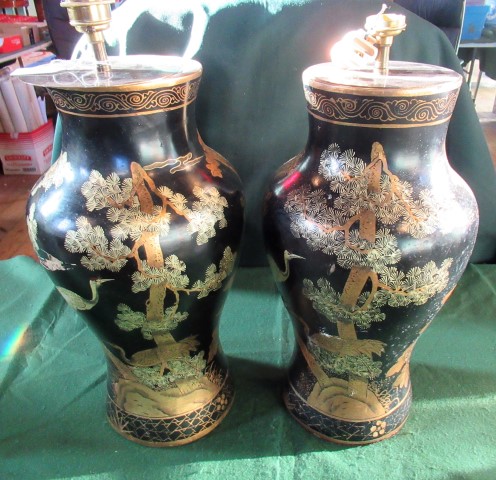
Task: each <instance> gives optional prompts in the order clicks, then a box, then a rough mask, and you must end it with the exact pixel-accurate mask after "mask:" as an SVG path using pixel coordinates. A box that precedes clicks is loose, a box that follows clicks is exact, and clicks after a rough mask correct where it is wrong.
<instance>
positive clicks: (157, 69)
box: [12, 55, 202, 92]
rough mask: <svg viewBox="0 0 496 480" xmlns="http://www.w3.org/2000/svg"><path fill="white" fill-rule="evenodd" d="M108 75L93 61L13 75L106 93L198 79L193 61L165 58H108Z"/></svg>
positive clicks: (59, 63) (59, 86) (45, 84)
mask: <svg viewBox="0 0 496 480" xmlns="http://www.w3.org/2000/svg"><path fill="white" fill-rule="evenodd" d="M108 60H109V65H110V73H109V74H108V75H107V74H102V73H98V72H97V69H96V63H95V61H94V60H91V61H88V60H54V61H52V62H50V63H48V64H44V65H38V66H35V67H27V68H19V69H17V70H15V71H14V72H12V75H13V76H17V77H19V78H20V79H21V80H23V81H24V82H26V83H30V84H33V85H36V86H40V87H48V88H57V89H63V90H84V91H94V92H98V91H108V90H120V91H125V90H134V91H136V90H140V89H142V88H154V87H172V86H175V85H182V84H185V83H187V82H189V81H191V80H194V79H196V78H199V77H201V75H202V65H201V64H200V62H197V61H196V60H192V59H188V58H183V57H176V56H167V55H126V56H122V57H109V59H108Z"/></svg>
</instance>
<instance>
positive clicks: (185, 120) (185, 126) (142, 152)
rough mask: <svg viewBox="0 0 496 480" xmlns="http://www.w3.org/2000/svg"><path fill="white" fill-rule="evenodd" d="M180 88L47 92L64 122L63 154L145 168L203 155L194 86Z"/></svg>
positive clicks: (73, 157) (54, 90) (74, 157)
mask: <svg viewBox="0 0 496 480" xmlns="http://www.w3.org/2000/svg"><path fill="white" fill-rule="evenodd" d="M179 87H180V88H176V89H175V90H171V89H170V90H167V89H164V88H162V89H157V90H150V91H145V92H143V91H141V92H132V91H128V92H119V91H113V92H109V91H106V92H86V93H85V94H82V93H81V92H70V91H62V90H56V89H50V94H51V96H52V98H53V100H54V103H55V105H56V107H57V109H58V111H59V113H60V117H61V119H62V151H67V152H77V151H86V152H88V153H91V155H87V156H86V161H88V160H87V159H88V158H90V159H91V161H92V162H93V161H94V162H95V163H97V162H99V161H101V159H103V158H117V157H118V158H120V159H122V160H124V163H123V165H124V164H129V163H130V162H137V163H140V164H142V165H144V166H147V165H148V166H150V165H157V164H159V163H164V162H165V163H164V165H165V164H167V162H172V161H180V160H181V159H186V160H187V159H188V158H189V157H191V158H192V159H194V158H197V157H199V156H201V155H203V150H202V147H201V144H200V140H199V137H198V132H197V126H196V119H195V97H196V86H191V85H188V86H185V85H181V86H179ZM193 88H194V90H192V89H193ZM159 90H160V91H159ZM70 157H71V158H72V159H75V160H74V161H76V159H77V156H74V155H70ZM98 159H100V160H98ZM186 160H185V161H186ZM121 163H122V162H121ZM92 168H95V167H94V166H93V167H92ZM123 168H126V167H123Z"/></svg>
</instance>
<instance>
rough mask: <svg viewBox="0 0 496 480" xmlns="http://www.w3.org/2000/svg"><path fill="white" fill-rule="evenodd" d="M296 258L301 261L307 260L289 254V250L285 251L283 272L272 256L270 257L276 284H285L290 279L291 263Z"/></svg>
mask: <svg viewBox="0 0 496 480" xmlns="http://www.w3.org/2000/svg"><path fill="white" fill-rule="evenodd" d="M295 258H299V259H301V260H305V257H300V256H299V255H296V254H294V253H289V252H288V251H287V250H284V270H281V269H280V268H279V267H278V266H277V263H276V262H275V260H274V259H273V258H272V256H270V255H268V259H269V265H270V269H271V270H272V273H273V274H274V279H275V281H276V282H285V281H286V280H287V279H288V277H289V261H290V260H292V259H295Z"/></svg>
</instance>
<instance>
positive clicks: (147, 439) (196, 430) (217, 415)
mask: <svg viewBox="0 0 496 480" xmlns="http://www.w3.org/2000/svg"><path fill="white" fill-rule="evenodd" d="M233 400H234V389H233V386H232V384H231V382H230V381H228V379H226V382H225V383H224V385H223V386H222V388H221V389H220V390H219V392H218V394H217V395H216V396H215V397H214V398H213V399H212V400H211V401H210V402H208V403H206V404H205V405H203V406H202V407H200V408H197V409H195V410H192V411H190V412H187V413H184V414H181V415H175V416H167V417H165V416H162V417H144V416H139V415H136V414H134V413H130V412H128V411H126V410H124V409H123V408H122V407H120V406H119V405H117V404H116V403H115V401H114V400H113V399H112V398H111V397H110V395H107V418H108V421H109V423H110V425H111V426H112V428H114V430H116V431H117V432H118V433H119V434H120V435H122V436H123V437H125V438H127V439H128V440H131V441H133V442H136V443H139V444H141V445H145V446H149V447H175V446H180V445H185V444H187V443H191V442H194V441H196V440H199V439H200V438H202V437H204V436H205V435H207V434H208V433H210V432H211V431H212V430H214V429H215V428H216V427H217V426H218V425H219V424H220V423H221V422H222V420H223V419H224V417H225V416H226V415H227V413H228V412H229V410H230V408H231V406H232V403H233Z"/></svg>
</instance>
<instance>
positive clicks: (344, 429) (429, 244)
mask: <svg viewBox="0 0 496 480" xmlns="http://www.w3.org/2000/svg"><path fill="white" fill-rule="evenodd" d="M327 95H329V97H331V98H332V96H333V94H332V93H328V94H327ZM386 100H390V99H384V101H386ZM309 108H311V107H310V106H309ZM309 121H310V126H309V137H308V143H307V146H306V148H305V150H304V151H303V152H302V154H301V156H300V157H295V159H293V160H291V161H289V162H288V163H287V164H285V165H283V166H282V167H281V168H280V169H279V170H278V172H277V174H276V176H275V179H274V180H273V182H272V183H271V185H270V187H269V191H268V193H267V195H266V200H265V206H264V234H265V244H266V249H267V253H268V255H269V256H270V257H272V258H273V260H274V261H275V263H276V264H277V270H279V271H284V270H285V268H286V267H287V265H289V272H290V274H289V276H288V277H287V279H286V280H285V281H279V282H278V283H277V286H278V288H279V290H280V293H281V295H282V298H283V300H284V303H285V305H286V307H287V308H288V311H289V313H290V314H291V316H292V319H293V322H294V325H295V330H296V333H297V336H298V337H299V338H300V339H301V340H300V341H302V342H303V344H304V348H305V350H306V351H303V352H302V350H301V347H302V345H301V344H300V349H299V350H298V351H297V352H296V354H295V358H294V359H293V364H292V367H291V369H290V373H289V382H290V385H289V386H288V391H289V394H290V395H289V400H288V401H287V405H288V408H289V409H290V411H291V413H292V414H293V415H294V416H295V417H296V418H298V420H299V421H300V422H301V423H303V424H306V426H307V428H310V429H311V430H313V431H314V432H316V433H317V434H318V435H321V436H324V437H328V438H329V439H331V440H334V441H338V442H344V443H368V442H369V441H375V439H374V438H372V437H371V436H370V434H369V433H368V432H367V431H366V430H367V429H364V427H363V425H364V422H363V420H364V419H363V418H362V419H361V421H358V420H356V421H346V419H343V418H342V417H341V420H340V421H338V419H339V417H340V416H339V415H336V416H333V415H332V414H330V413H329V412H327V413H324V412H323V411H322V410H320V413H319V408H317V409H316V407H315V406H314V407H312V402H313V401H315V394H314V396H313V400H312V391H315V389H316V388H317V387H316V385H318V384H319V379H318V378H316V376H315V375H314V373H313V372H312V367H311V366H310V367H309V364H308V361H307V358H306V356H305V355H307V356H308V350H311V348H312V343H313V342H314V340H313V339H312V337H313V338H316V336H318V335H321V337H320V338H322V335H323V336H324V337H326V338H328V339H331V340H334V342H335V343H336V341H337V340H338V341H342V340H343V339H342V338H341V337H340V333H339V332H338V327H337V323H336V322H331V321H330V320H329V319H328V318H326V316H325V315H324V314H323V313H322V312H318V311H317V310H316V308H315V306H314V305H312V301H311V300H310V299H309V298H307V296H305V294H304V293H303V290H304V280H310V281H312V283H313V284H314V285H316V284H317V281H318V280H319V279H326V280H327V281H328V282H329V284H330V286H331V287H332V288H333V289H334V290H335V291H336V292H338V294H339V295H341V301H344V300H343V298H344V296H343V292H344V290H345V288H346V286H347V285H348V286H349V285H350V284H352V283H353V282H352V279H351V275H350V273H351V270H350V268H345V267H343V266H342V265H340V261H339V259H338V258H337V257H336V255H335V254H332V253H329V252H325V251H324V250H322V249H321V248H318V247H317V246H314V247H312V246H311V245H310V243H309V241H308V240H307V238H304V237H305V236H304V235H303V236H300V235H298V234H295V233H294V231H293V229H292V226H294V222H295V218H296V221H299V222H303V223H305V222H306V221H311V222H312V221H313V220H308V219H307V220H305V218H310V219H313V218H314V217H312V213H311V212H310V213H309V212H308V211H307V213H306V215H308V217H304V216H303V214H301V213H298V212H296V213H295V212H294V211H293V213H290V211H289V210H288V208H287V202H288V198H289V197H290V196H291V195H294V192H295V191H298V189H301V188H302V187H306V188H308V189H309V191H310V192H313V193H315V192H317V191H319V190H320V191H323V192H324V195H325V198H326V205H327V206H326V207H325V208H327V209H330V210H332V209H333V208H335V207H336V205H338V204H339V202H340V201H342V199H341V200H340V194H339V192H336V191H333V190H332V189H330V187H329V183H330V182H329V181H328V180H327V179H325V178H324V176H323V173H322V172H321V171H320V170H319V166H320V160H321V154H322V152H324V151H325V150H326V149H328V148H329V146H330V145H331V144H337V145H339V147H340V151H341V152H345V151H347V150H350V149H351V150H353V151H354V152H355V155H356V157H359V158H360V159H362V160H363V162H364V163H365V166H366V168H367V167H368V166H370V164H371V149H372V145H373V144H374V142H379V143H380V144H381V145H382V146H383V148H384V152H385V154H386V157H387V167H388V168H389V170H390V173H391V175H392V176H393V177H392V178H394V177H396V178H397V179H399V180H400V181H402V182H408V183H409V184H410V185H411V187H412V190H413V193H412V197H413V198H414V199H417V198H418V196H419V193H420V192H421V191H422V190H429V191H431V192H437V193H435V196H436V197H437V201H438V202H439V205H441V206H442V211H443V214H442V215H440V220H439V222H438V224H437V225H436V226H435V231H433V232H432V233H430V234H428V235H425V236H423V237H422V238H414V237H413V236H412V235H411V234H409V233H407V232H405V230H404V228H403V227H402V225H401V222H396V223H395V224H393V225H391V224H384V223H382V222H381V221H380V219H379V218H377V217H375V219H374V222H375V226H374V228H375V233H376V234H377V232H378V231H379V230H380V229H389V230H390V231H391V233H392V234H393V236H394V237H395V238H396V241H397V247H398V248H399V250H400V251H401V258H400V260H399V261H398V262H390V266H391V267H394V268H396V269H398V270H399V271H401V272H403V273H405V274H406V272H408V271H411V270H412V269H413V268H415V267H418V268H422V267H424V266H425V265H426V264H427V263H428V262H430V261H433V262H434V263H435V264H436V266H437V267H439V266H440V265H441V264H442V262H443V261H444V260H446V259H449V258H451V259H452V264H451V266H450V268H449V280H448V282H447V284H446V285H445V287H444V288H443V289H442V291H438V292H437V293H436V294H433V295H431V297H430V298H429V299H428V300H427V301H426V302H425V303H422V304H415V302H413V303H410V304H408V305H405V306H390V305H387V304H386V305H384V306H382V307H381V308H380V312H381V313H382V314H384V315H385V319H384V320H382V321H374V322H373V323H371V324H370V325H369V326H367V327H359V326H357V325H355V333H356V340H358V341H360V340H364V341H368V340H372V341H379V342H382V343H383V346H384V351H383V353H382V354H377V352H375V353H371V354H370V355H369V358H370V360H372V361H380V362H381V372H380V374H379V375H377V376H375V377H374V378H373V380H374V382H377V383H378V384H380V385H381V388H383V389H385V391H389V394H390V395H391V398H392V399H393V402H392V403H391V404H389V406H388V413H387V415H385V416H384V415H383V416H382V417H381V416H380V415H378V416H377V418H382V419H388V418H390V417H391V412H392V411H393V410H394V408H395V406H398V405H401V404H403V403H404V402H407V401H408V395H409V393H408V392H409V388H410V386H409V375H408V374H407V375H406V376H405V378H406V379H407V380H405V382H403V384H402V385H401V386H400V387H399V388H396V387H397V386H395V385H394V381H395V380H396V379H397V378H398V377H397V375H396V374H397V373H398V372H397V371H396V372H395V371H394V368H397V369H398V368H399V367H398V366H399V365H401V362H402V361H403V360H405V359H406V369H408V361H409V354H410V353H411V348H413V345H414V343H415V341H416V339H417V338H418V336H419V335H420V333H421V332H422V330H423V329H424V328H425V327H426V326H427V325H428V324H429V322H430V321H431V320H432V318H433V317H434V316H435V314H436V313H437V312H438V310H439V309H440V308H441V306H442V303H443V302H444V299H445V296H446V295H447V294H448V292H450V291H451V290H452V289H453V288H454V286H455V285H456V283H457V281H458V279H459V278H460V276H461V274H462V272H463V271H464V269H465V267H466V264H467V261H468V259H469V256H470V253H471V251H472V248H473V245H474V242H475V236H476V233H477V205H476V203H475V199H474V197H473V194H472V193H471V191H470V190H469V188H468V187H467V185H466V184H465V183H464V182H463V180H461V178H460V177H459V176H458V175H457V174H456V173H455V172H454V171H453V170H452V169H451V168H450V166H449V164H448V162H447V159H446V155H445V150H444V142H445V137H446V131H447V128H448V124H447V122H444V123H440V124H435V125H427V126H419V125H414V124H413V122H410V125H409V126H407V128H405V122H401V123H402V125H399V124H398V125H397V126H396V127H392V128H380V125H379V126H377V127H374V126H372V125H371V126H367V125H364V126H356V125H351V124H350V125H340V124H336V123H329V122H328V121H323V120H321V119H318V118H316V117H315V116H313V115H312V114H310V115H309ZM362 123H365V124H366V123H367V121H366V120H365V121H364V120H362ZM374 123H376V122H374ZM336 168H337V167H336ZM341 168H342V167H341ZM384 172H385V169H384V168H383V169H382V172H381V174H382V175H383V176H384ZM371 175H372V174H371ZM371 183H372V180H370V179H369V184H368V185H369V187H368V188H369V189H370V188H372V187H371V186H370V185H371ZM299 191H300V192H301V190H299ZM369 194H370V190H369ZM336 202H337V203H336ZM411 204H412V205H413V204H414V202H411ZM321 212H322V215H325V211H324V209H321ZM351 216H352V214H350V215H349V217H351ZM363 223H364V219H363V218H361V219H360V220H359V221H357V222H356V223H355V224H353V225H352V226H351V228H350V232H353V231H354V232H355V233H357V232H358V231H359V229H360V228H361V227H362V226H363V225H362V224H363ZM319 228H321V230H320V235H323V236H325V233H324V229H323V227H319V226H318V225H314V229H316V230H314V231H319ZM315 235H317V234H315ZM376 241H377V237H376ZM285 251H287V252H289V253H291V254H293V255H297V256H298V257H302V258H293V259H291V260H290V261H289V263H286V264H285V262H284V252H285ZM386 263H387V262H386ZM353 268H355V267H353ZM356 270H357V271H359V270H360V268H358V267H357V269H356ZM286 271H287V270H286ZM362 271H368V270H367V268H365V270H363V268H362ZM371 288H372V283H371V280H370V279H369V280H367V281H366V283H364V284H363V285H362V289H361V291H362V292H366V291H368V292H370V291H371ZM412 288H413V287H412ZM406 295H408V292H406ZM352 341H353V340H352ZM338 343H339V342H338ZM344 343H345V342H344ZM339 355H345V354H344V353H341V354H339ZM313 361H316V362H317V363H318V362H319V360H318V359H316V358H314V359H313ZM398 362H400V363H398ZM320 368H321V369H323V370H324V371H325V367H324V366H322V365H321V366H320ZM392 372H394V374H393V373H392ZM405 372H407V370H405ZM328 374H329V377H333V379H334V380H335V381H336V382H339V381H340V380H341V381H348V380H349V378H348V375H346V374H336V373H332V374H331V373H328ZM339 379H340V380H339ZM326 381H327V380H326ZM320 383H322V379H321V380H320ZM324 383H325V382H324ZM322 388H324V387H322ZM295 392H296V394H295ZM287 395H288V393H287ZM295 395H296V396H295ZM350 395H351V396H353V393H351V394H350ZM309 397H310V399H309V400H307V399H308V398H309ZM327 401H328V402H331V403H328V405H331V406H330V407H329V408H330V409H331V410H332V408H334V407H333V406H332V401H331V400H327ZM306 402H308V404H306V405H305V403H306ZM404 405H406V403H404ZM396 408H397V407H396ZM305 411H307V412H306V413H305ZM400 411H402V416H401V418H399V417H398V418H396V417H397V414H396V413H395V414H394V415H396V417H395V421H394V422H390V421H389V420H388V421H387V422H386V423H387V424H388V427H387V428H386V429H385V432H384V436H385V437H387V436H388V434H394V433H395V432H396V431H397V429H398V428H400V427H401V425H402V423H403V422H404V420H405V418H406V415H407V414H408V407H401V409H400ZM309 412H312V413H309ZM319 415H320V416H321V420H320V421H316V420H315V416H317V417H318V416H319ZM388 415H389V417H388ZM309 418H312V421H311V424H310V423H309V422H310V420H309ZM377 418H375V419H374V421H376V420H377ZM372 419H373V415H371V416H370V421H369V424H370V425H372V424H373V422H372ZM365 420H367V419H365ZM333 422H334V423H333ZM336 422H337V423H336ZM370 422H372V423H370ZM333 424H334V425H336V429H335V430H334V431H333V427H332V425H333ZM365 424H367V421H365ZM319 425H320V426H319ZM329 425H331V426H329ZM370 425H369V426H370ZM370 428H371V427H370ZM369 430H370V429H369Z"/></svg>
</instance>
